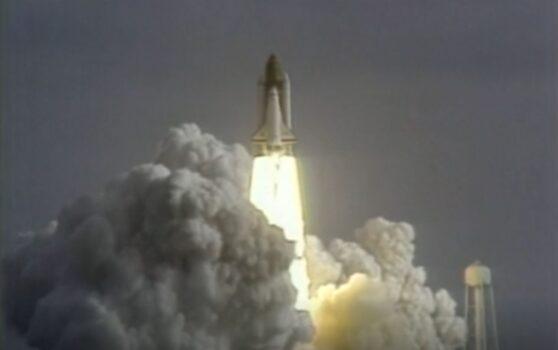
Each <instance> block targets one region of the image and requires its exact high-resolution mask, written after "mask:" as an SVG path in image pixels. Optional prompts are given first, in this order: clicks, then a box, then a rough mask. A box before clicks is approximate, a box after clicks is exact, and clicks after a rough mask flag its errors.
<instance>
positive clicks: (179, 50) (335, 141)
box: [1, 0, 558, 350]
mask: <svg viewBox="0 0 558 350" xmlns="http://www.w3.org/2000/svg"><path fill="white" fill-rule="evenodd" d="M4 6H5V7H6V11H4V21H3V23H4V24H5V27H4V31H3V35H4V37H3V46H4V47H3V49H2V53H3V62H2V63H3V71H2V77H3V79H2V82H3V84H4V86H3V89H4V91H3V92H4V97H3V98H4V101H3V103H2V108H3V109H2V114H3V121H2V124H3V125H2V144H1V147H2V156H3V169H2V174H1V175H2V181H3V184H2V200H3V205H4V209H3V212H2V214H3V218H2V219H3V229H4V233H5V235H6V238H9V237H13V235H14V234H15V233H16V232H19V231H24V230H27V229H31V228H37V227H41V226H43V225H44V224H45V223H46V222H48V221H49V220H50V219H51V218H54V217H56V215H57V212H58V210H59V209H60V207H61V206H62V205H64V204H65V203H67V202H68V201H70V200H72V199H73V198H75V197H76V196H78V195H79V194H82V193H87V192H97V191H100V190H101V188H102V186H103V184H104V183H105V182H106V181H107V180H108V179H110V178H111V177H113V176H114V175H115V174H117V173H120V172H122V171H125V170H127V169H128V168H129V167H130V166H132V165H135V164H138V163H141V162H146V161H150V160H151V159H152V157H153V155H154V153H155V149H156V146H157V143H158V141H159V140H160V138H161V137H162V136H163V135H164V134H165V131H166V130H167V129H168V128H169V127H171V126H173V125H177V124H180V123H184V122H195V123H197V124H199V125H200V127H201V128H202V129H203V130H204V131H207V132H210V133H213V134H215V135H216V136H217V137H218V138H220V139H222V140H224V141H226V142H240V143H243V144H245V145H249V143H248V141H249V137H250V135H251V133H252V132H253V131H254V130H255V127H256V114H255V111H256V81H257V78H258V76H259V75H260V74H261V71H262V69H263V65H264V63H265V59H266V58H267V56H268V55H269V54H270V53H271V52H274V53H276V54H277V55H278V56H279V58H280V60H281V61H282V63H283V65H284V67H285V69H286V70H287V71H288V73H289V74H290V76H291V83H292V104H293V123H294V125H295V134H296V135H297V136H298V138H299V144H298V145H297V148H296V152H297V154H298V155H299V156H300V160H301V167H302V170H303V181H304V195H305V200H306V216H307V221H308V228H309V231H310V232H311V233H313V234H316V235H318V236H320V237H322V238H324V239H326V240H327V239H329V238H331V237H345V238H349V237H351V235H352V234H353V230H354V229H355V228H357V227H359V226H361V225H362V224H363V223H364V221H365V220H366V219H367V218H369V217H374V216H384V217H386V218H388V219H390V220H404V221H408V222H410V223H411V224H413V225H414V226H415V228H416V230H417V242H416V243H417V260H418V261H417V262H418V263H419V264H422V265H424V266H425V267H426V269H427V271H428V273H429V275H428V278H429V281H430V282H429V283H430V284H431V285H433V286H434V287H447V288H448V289H449V290H450V291H451V293H452V294H453V296H454V297H456V298H457V299H458V300H459V302H460V307H462V298H463V285H462V281H461V279H462V270H463V268H464V267H465V266H466V265H467V264H468V263H470V262H472V261H473V260H475V259H481V260H482V261H483V262H485V263H487V264H488V265H489V266H490V267H492V269H493V274H494V287H495V293H496V299H497V300H496V302H497V307H498V317H499V321H500V326H501V335H502V348H503V349H508V350H512V349H518V350H519V349H555V348H557V346H558V342H557V336H556V333H557V332H558V331H557V330H558V327H557V318H558V317H557V314H558V311H557V309H558V297H557V296H558V283H557V282H556V278H558V258H557V249H558V242H557V241H558V240H557V233H556V224H557V216H558V211H557V210H556V201H555V198H556V195H558V190H557V183H556V179H557V175H558V174H557V171H556V170H557V166H556V165H557V155H558V148H557V144H556V139H557V128H556V116H557V112H558V110H557V97H558V93H557V88H556V86H557V77H558V72H557V64H558V55H557V54H556V52H557V51H556V49H557V48H558V45H557V42H558V41H557V37H558V35H557V33H558V28H557V26H558V20H557V18H558V17H557V16H558V11H557V7H558V5H557V4H556V2H555V1H552V0H542V1H526V0H525V1H519V0H500V1H486V0H467V1H457V0H439V1H434V0H424V1H420V0H413V1H393V0H376V1H368V2H364V1H363V2H360V1H354V2H347V1H338V2H331V1H276V2H271V1H251V2H248V1H234V2H233V1H220V2H209V1H178V0H177V1H145V0H126V1H76V0H58V1H54V0H43V1H36V0H35V1H31V0H19V1H6V2H4Z"/></svg>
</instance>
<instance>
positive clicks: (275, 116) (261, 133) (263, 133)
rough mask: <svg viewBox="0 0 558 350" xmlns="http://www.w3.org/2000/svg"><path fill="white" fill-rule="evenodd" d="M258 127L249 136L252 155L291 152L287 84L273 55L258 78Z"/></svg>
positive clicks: (288, 153) (292, 136) (287, 80)
mask: <svg viewBox="0 0 558 350" xmlns="http://www.w3.org/2000/svg"><path fill="white" fill-rule="evenodd" d="M258 118H259V126H258V129H257V131H256V132H255V133H254V135H253V136H252V150H253V155H254V156H261V155H269V154H277V153H278V154H285V155H291V154H292V145H293V144H294V143H295V142H296V138H295V136H294V134H293V131H292V119H291V87H290V82H289V76H288V75H287V73H285V72H284V71H283V69H282V68H281V65H280V64H279V60H278V59H277V57H276V56H275V55H271V56H269V58H268V60H267V63H266V65H265V72H264V75H263V76H262V77H261V78H260V79H259V81H258Z"/></svg>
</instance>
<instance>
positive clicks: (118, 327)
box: [2, 124, 464, 350]
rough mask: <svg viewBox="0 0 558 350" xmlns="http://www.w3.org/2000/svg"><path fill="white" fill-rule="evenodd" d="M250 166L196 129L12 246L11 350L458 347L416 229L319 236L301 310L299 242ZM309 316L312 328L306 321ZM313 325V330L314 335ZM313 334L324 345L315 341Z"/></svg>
mask: <svg viewBox="0 0 558 350" xmlns="http://www.w3.org/2000/svg"><path fill="white" fill-rule="evenodd" d="M250 168H251V159H250V157H249V155H248V154H247V152H246V151H245V150H244V148H243V147H242V146H240V145H232V146H229V145H225V144H223V143H221V142H220V141H218V140H217V139H215V138H214V137H213V136H211V135H208V134H204V133H202V132H201V131H200V130H199V128H198V127H197V126H195V125H189V124H186V125H183V126H181V127H178V128H173V129H171V130H170V132H169V134H168V136H167V137H166V139H165V140H164V141H163V142H162V144H161V147H160V150H159V153H158V155H157V156H156V158H155V160H154V161H153V162H152V163H147V164H143V165H139V166H137V167H134V168H133V169H131V170H130V171H128V172H126V173H124V174H122V175H120V176H117V177H116V178H115V179H114V180H112V181H110V182H109V183H108V184H107V185H106V186H105V188H104V190H103V191H102V193H100V194H98V195H95V196H83V197H81V198H78V199H77V200H75V201H74V202H72V203H71V204H69V205H68V206H66V207H65V208H63V209H62V210H61V212H60V214H59V215H58V218H57V220H56V221H54V222H52V223H50V224H49V225H48V226H47V228H45V229H44V230H39V231H36V232H30V233H26V234H23V235H20V237H19V238H18V242H17V245H16V246H13V247H9V248H8V249H5V251H4V254H3V258H2V276H3V278H4V287H5V288H4V291H3V307H4V310H5V312H4V315H3V316H4V319H5V322H4V324H5V327H6V332H5V333H4V334H5V337H6V344H5V345H6V346H7V348H8V349H17V350H23V349H26V350H29V349H36V350H51V349H55V350H69V349H72V350H73V349H84V350H89V349H91V350H93V349H95V350H96V349H103V350H112V349H114V350H128V349H129V350H136V349H137V350H151V349H153V350H155V349H156V350H167V349H168V350H171V349H172V350H175V349H176V350H178V349H188V350H190V349H192V350H196V349H200V350H202V349H203V350H241V349H242V350H244V349H266V350H267V349H277V350H281V349H292V348H294V347H297V348H299V349H302V348H306V349H324V350H330V349H331V350H333V349H343V350H350V349H393V350H400V349H453V348H455V347H456V346H458V345H460V344H461V343H462V341H463V338H464V324H463V321H462V320H461V319H460V318H458V317H456V315H455V302H454V301H453V300H452V299H451V297H450V296H449V294H448V293H447V292H445V291H440V292H437V293H436V294H433V293H432V292H431V290H430V289H429V288H427V287H426V286H425V284H424V283H425V272H424V270H423V269H422V268H417V267H414V266H413V265H412V260H413V251H414V243H413V239H414V232H413V230H412V227H411V226H409V225H407V224H404V223H391V222H388V221H386V220H383V219H374V220H370V221H369V222H368V223H367V224H366V225H365V226H364V227H363V228H361V229H359V230H357V233H356V237H355V239H356V242H345V241H342V240H334V241H332V242H331V243H330V244H329V245H328V247H327V249H326V248H325V247H324V246H323V244H322V243H321V242H320V241H319V239H318V238H317V237H314V236H309V237H308V242H307V243H308V244H307V251H306V256H307V259H308V264H309V266H308V269H309V275H310V279H311V296H312V298H311V304H312V311H311V317H312V321H313V322H310V319H309V316H308V315H305V314H304V313H299V312H297V311H296V310H295V308H294V303H295V299H296V295H295V290H294V288H293V286H292V284H291V282H290V278H289V274H288V268H289V265H290V263H291V260H292V259H293V256H294V251H293V248H294V247H293V245H292V244H291V243H289V242H287V241H285V239H284V238H283V234H282V232H281V230H280V229H279V228H277V227H276V226H272V225H269V224H268V222H267V221H266V219H265V217H264V216H263V215H262V213H261V212H260V211H259V210H257V209H256V208H255V207H254V206H252V205H251V204H250V203H249V201H248V200H247V198H246V197H247V185H248V177H249V174H250ZM312 323H313V326H312ZM312 328H314V330H313V329H312ZM313 332H314V341H313V343H312V344H311V343H310V342H311V339H312V335H313Z"/></svg>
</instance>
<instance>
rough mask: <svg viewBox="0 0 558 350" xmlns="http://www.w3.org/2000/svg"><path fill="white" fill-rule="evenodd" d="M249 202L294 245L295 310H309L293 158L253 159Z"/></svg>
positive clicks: (262, 157)
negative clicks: (281, 230) (279, 228)
mask: <svg viewBox="0 0 558 350" xmlns="http://www.w3.org/2000/svg"><path fill="white" fill-rule="evenodd" d="M250 201H251V202H252V203H253V204H254V205H255V206H256V207H258V208H259V209H260V210H261V211H262V212H263V213H264V214H265V216H266V217H267V219H268V220H269V222H270V223H271V224H273V225H277V226H279V227H281V228H282V229H283V231H284V232H285V238H286V239H287V240H289V241H292V242H294V244H295V255H296V256H295V259H294V260H293V261H292V263H291V266H290V268H289V273H290V275H291V282H292V283H293V285H294V287H295V288H296V290H297V300H296V304H295V307H296V309H298V310H308V308H309V297H308V286H309V284H310V281H309V279H308V274H307V270H306V259H305V257H304V246H305V241H304V221H303V217H302V203H301V198H300V185H299V181H298V169H297V163H296V159H295V157H293V156H289V155H281V154H271V155H268V156H258V157H256V158H255V159H254V166H253V169H252V181H251V186H250Z"/></svg>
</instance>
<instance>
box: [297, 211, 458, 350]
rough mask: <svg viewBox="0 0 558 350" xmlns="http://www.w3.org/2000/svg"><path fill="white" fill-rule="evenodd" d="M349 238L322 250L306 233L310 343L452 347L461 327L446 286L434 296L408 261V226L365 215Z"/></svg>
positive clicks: (324, 349)
mask: <svg viewBox="0 0 558 350" xmlns="http://www.w3.org/2000/svg"><path fill="white" fill-rule="evenodd" d="M355 236H356V240H357V242H358V243H359V244H357V243H354V242H344V241H342V240H339V239H336V240H333V241H332V242H331V243H330V245H329V249H327V250H326V249H325V248H324V247H323V245H322V243H321V242H320V241H319V240H318V238H316V237H313V236H309V237H308V248H307V259H308V266H310V269H309V273H310V279H311V280H312V282H313V286H312V290H313V291H314V297H313V299H312V318H313V320H314V326H315V329H316V334H315V338H314V344H315V346H316V348H318V349H321V350H342V349H354V350H357V349H359V350H360V349H362V350H364V349H386V350H387V349H390V350H406V349H409V350H414V349H435V350H438V349H440V350H442V349H455V348H457V347H459V346H461V345H462V344H463V341H464V338H465V324H464V322H463V320H462V319H461V318H459V317H457V316H456V314H455V307H456V303H455V302H454V301H453V299H451V297H450V296H449V294H448V293H447V292H446V291H445V290H441V291H439V292H437V293H436V295H435V296H434V295H433V294H432V291H431V290H430V289H429V288H428V287H426V286H425V280H426V273H425V271H424V269H423V268H420V267H414V266H413V255H414V249H415V246H414V244H413V240H414V237H415V233H414V230H413V228H412V227H411V226H410V225H409V224H406V223H393V222H389V221H387V220H385V219H383V218H376V219H372V220H369V221H368V222H367V223H366V224H365V226H364V227H362V228H360V229H358V230H357V231H356V235H355Z"/></svg>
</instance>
